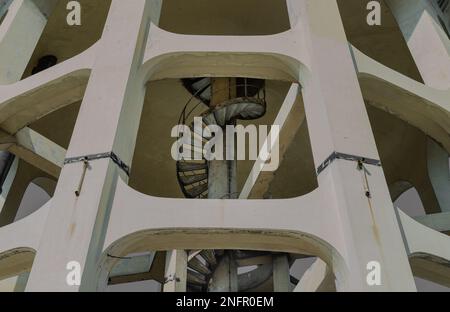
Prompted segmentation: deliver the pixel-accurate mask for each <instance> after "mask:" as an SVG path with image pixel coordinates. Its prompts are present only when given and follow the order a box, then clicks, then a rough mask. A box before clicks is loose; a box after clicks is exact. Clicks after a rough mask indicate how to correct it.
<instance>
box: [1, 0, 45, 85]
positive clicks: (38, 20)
mask: <svg viewBox="0 0 450 312" xmlns="http://www.w3.org/2000/svg"><path fill="white" fill-rule="evenodd" d="M46 23H47V18H46V17H45V16H44V15H43V14H42V12H41V11H40V10H39V8H38V7H37V6H36V5H35V4H34V2H33V1H32V0H15V1H13V2H12V4H11V6H10V7H9V10H8V13H7V15H6V17H5V19H4V20H3V22H2V24H1V25H0V84H11V83H14V82H16V81H19V80H20V79H21V78H22V75H23V73H24V71H25V69H26V67H27V65H28V62H29V61H30V58H31V56H32V54H33V52H34V49H35V47H36V44H37V43H38V41H39V38H40V37H41V34H42V31H43V30H44V27H45V25H46Z"/></svg>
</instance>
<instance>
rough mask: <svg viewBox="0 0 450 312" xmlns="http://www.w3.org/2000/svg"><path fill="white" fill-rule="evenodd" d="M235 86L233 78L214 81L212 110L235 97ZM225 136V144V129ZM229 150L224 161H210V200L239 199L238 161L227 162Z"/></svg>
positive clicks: (224, 138)
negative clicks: (237, 183)
mask: <svg viewBox="0 0 450 312" xmlns="http://www.w3.org/2000/svg"><path fill="white" fill-rule="evenodd" d="M235 85H236V84H235V79H233V78H214V79H212V89H211V104H210V108H211V109H214V108H215V107H216V106H218V105H220V104H221V103H223V102H224V101H227V100H229V99H231V98H233V97H235V96H236V86H235ZM223 135H224V137H223V142H226V141H227V140H226V131H225V129H223ZM232 141H235V140H232ZM228 148H229V147H228V146H226V147H225V149H224V160H212V161H209V169H208V170H209V171H208V198H210V199H229V198H237V193H236V192H237V186H236V161H235V160H226V150H227V149H228Z"/></svg>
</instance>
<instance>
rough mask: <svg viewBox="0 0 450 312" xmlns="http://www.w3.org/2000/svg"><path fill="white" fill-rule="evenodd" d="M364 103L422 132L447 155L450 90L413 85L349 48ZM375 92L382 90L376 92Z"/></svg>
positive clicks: (449, 139)
mask: <svg viewBox="0 0 450 312" xmlns="http://www.w3.org/2000/svg"><path fill="white" fill-rule="evenodd" d="M351 50H352V54H353V60H354V63H355V66H356V68H357V71H358V72H359V75H358V76H359V82H360V86H361V91H362V93H363V96H364V99H365V100H366V101H367V102H368V103H369V104H370V105H373V106H375V107H377V108H380V109H382V110H384V111H386V112H388V113H391V114H393V115H395V116H398V117H399V118H400V119H402V120H404V121H406V122H408V123H410V124H412V125H413V126H415V127H417V128H419V129H420V130H422V131H423V132H424V133H425V134H427V135H428V136H430V137H432V138H433V139H434V140H436V141H437V142H439V143H440V144H442V145H443V146H444V148H445V149H446V150H447V152H450V136H449V133H450V104H449V103H448V96H449V94H450V90H446V91H442V90H436V89H433V88H431V87H428V86H426V85H423V84H421V83H419V82H417V81H414V80H412V79H410V78H408V77H406V76H403V75H402V74H399V73H397V72H396V71H394V70H392V69H389V68H388V67H386V66H384V65H382V64H380V63H378V62H376V61H375V60H373V59H371V58H370V57H368V56H366V55H364V54H363V53H361V52H360V51H359V50H357V49H356V48H354V47H351ZM376 90H385V92H377V91H376Z"/></svg>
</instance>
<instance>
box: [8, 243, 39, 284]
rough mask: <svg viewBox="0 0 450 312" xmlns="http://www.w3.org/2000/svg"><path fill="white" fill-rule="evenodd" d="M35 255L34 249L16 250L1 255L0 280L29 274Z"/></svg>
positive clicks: (22, 248) (20, 248) (23, 248)
mask: <svg viewBox="0 0 450 312" xmlns="http://www.w3.org/2000/svg"><path fill="white" fill-rule="evenodd" d="M35 255H36V251H35V250H34V249H32V248H26V247H19V248H14V249H12V250H8V251H5V252H2V253H0V280H3V279H7V278H10V277H13V276H17V275H19V274H21V273H24V272H29V271H30V270H31V267H32V265H33V261H34V257H35Z"/></svg>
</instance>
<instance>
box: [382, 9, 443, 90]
mask: <svg viewBox="0 0 450 312" xmlns="http://www.w3.org/2000/svg"><path fill="white" fill-rule="evenodd" d="M387 3H388V5H389V7H390V8H391V11H392V13H393V14H394V16H395V19H396V20H397V23H398V25H399V27H400V30H401V31H402V33H403V36H404V37H405V40H406V42H407V43H408V47H409V49H410V51H411V54H412V56H413V58H414V61H415V62H416V65H417V67H418V68H419V71H420V74H421V75H422V78H423V80H424V81H425V84H427V85H428V86H430V87H433V88H436V89H443V90H447V89H450V40H449V38H448V36H447V34H446V33H445V31H444V29H443V28H442V25H441V24H440V22H439V19H438V14H437V12H436V9H435V8H434V7H433V5H432V3H431V1H430V0H387Z"/></svg>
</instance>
